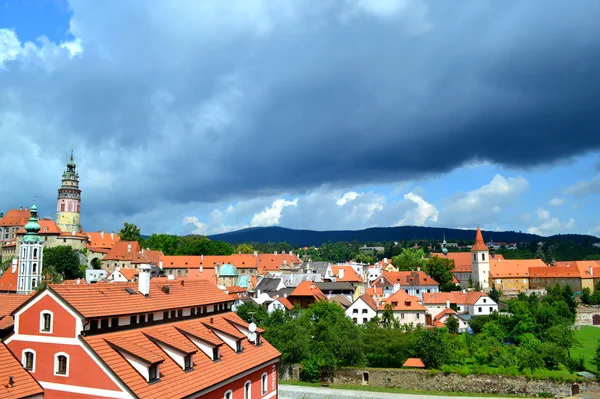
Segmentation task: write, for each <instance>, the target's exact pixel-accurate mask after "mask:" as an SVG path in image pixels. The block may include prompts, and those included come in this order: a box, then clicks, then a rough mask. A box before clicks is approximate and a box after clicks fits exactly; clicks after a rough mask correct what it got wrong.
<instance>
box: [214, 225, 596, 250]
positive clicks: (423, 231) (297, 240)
mask: <svg viewBox="0 0 600 399" xmlns="http://www.w3.org/2000/svg"><path fill="white" fill-rule="evenodd" d="M482 232H483V238H484V239H485V241H486V242H487V241H490V240H493V241H504V242H508V243H510V242H531V241H545V240H548V239H550V240H560V241H573V242H574V243H582V242H584V241H585V240H588V241H589V242H590V243H593V242H600V239H599V238H598V237H594V236H589V235H581V234H561V235H556V236H551V237H542V236H538V235H535V234H528V233H521V232H515V231H485V230H482ZM444 235H445V236H446V241H448V242H453V241H458V240H460V239H463V240H469V241H472V240H473V239H474V238H475V230H460V229H448V228H442V227H419V226H399V227H373V228H369V229H364V230H339V231H314V230H295V229H288V228H284V227H278V226H272V227H252V228H248V229H243V230H238V231H232V232H229V233H223V234H215V235H212V236H209V238H210V239H211V240H221V241H226V242H230V243H232V244H238V243H244V242H260V243H266V242H283V241H284V242H287V243H289V244H291V245H293V246H307V247H308V246H311V245H315V246H320V245H321V244H323V243H325V242H328V241H331V242H338V241H348V242H351V241H354V240H356V241H358V242H360V243H367V242H384V241H403V240H406V241H411V240H440V241H441V240H442V237H443V236H444Z"/></svg>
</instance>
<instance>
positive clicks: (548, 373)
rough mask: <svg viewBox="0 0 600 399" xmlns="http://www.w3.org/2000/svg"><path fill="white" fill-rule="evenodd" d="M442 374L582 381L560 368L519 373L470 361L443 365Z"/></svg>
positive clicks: (514, 368)
mask: <svg viewBox="0 0 600 399" xmlns="http://www.w3.org/2000/svg"><path fill="white" fill-rule="evenodd" d="M442 372H444V373H454V374H460V375H463V376H467V375H470V374H474V375H506V376H514V377H526V378H529V379H533V380H552V381H556V382H580V381H582V380H583V379H582V378H581V377H579V376H577V375H575V374H572V373H570V372H569V370H567V369H565V368H562V369H559V370H548V369H545V368H539V369H535V370H534V371H533V372H531V371H530V370H528V369H525V370H523V371H519V370H518V369H517V368H516V367H494V366H488V365H480V364H474V363H473V362H472V361H467V363H466V364H462V365H444V366H442Z"/></svg>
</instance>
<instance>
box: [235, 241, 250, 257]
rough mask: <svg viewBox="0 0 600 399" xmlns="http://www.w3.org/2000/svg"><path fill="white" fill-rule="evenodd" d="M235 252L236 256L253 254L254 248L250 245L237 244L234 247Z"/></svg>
mask: <svg viewBox="0 0 600 399" xmlns="http://www.w3.org/2000/svg"><path fill="white" fill-rule="evenodd" d="M235 252H236V253H238V254H253V253H254V248H253V247H252V245H250V244H245V243H244V244H239V245H238V246H237V247H235Z"/></svg>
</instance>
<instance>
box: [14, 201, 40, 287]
mask: <svg viewBox="0 0 600 399" xmlns="http://www.w3.org/2000/svg"><path fill="white" fill-rule="evenodd" d="M40 228H41V227H40V225H39V223H38V216H37V207H36V206H35V204H33V206H32V207H31V217H30V218H29V221H28V222H27V224H26V225H25V231H26V233H25V236H24V237H23V241H21V246H20V248H19V274H18V284H17V293H19V294H29V293H31V292H33V290H35V289H36V288H37V286H38V284H40V282H41V279H42V260H43V256H44V239H43V238H42V237H40V235H39V234H38V233H39V231H40Z"/></svg>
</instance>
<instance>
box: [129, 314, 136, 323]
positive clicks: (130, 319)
mask: <svg viewBox="0 0 600 399" xmlns="http://www.w3.org/2000/svg"><path fill="white" fill-rule="evenodd" d="M129 324H131V325H133V324H137V316H136V315H133V316H130V317H129Z"/></svg>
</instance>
